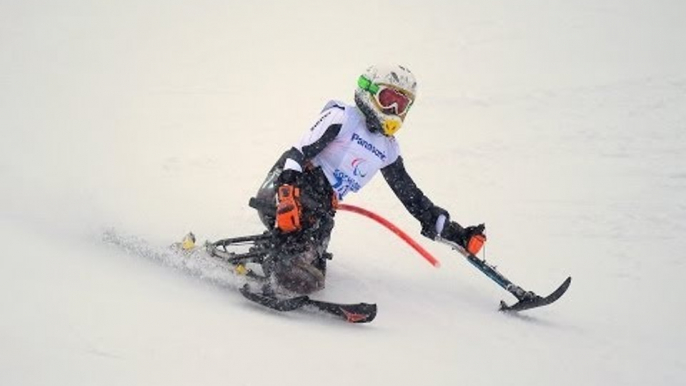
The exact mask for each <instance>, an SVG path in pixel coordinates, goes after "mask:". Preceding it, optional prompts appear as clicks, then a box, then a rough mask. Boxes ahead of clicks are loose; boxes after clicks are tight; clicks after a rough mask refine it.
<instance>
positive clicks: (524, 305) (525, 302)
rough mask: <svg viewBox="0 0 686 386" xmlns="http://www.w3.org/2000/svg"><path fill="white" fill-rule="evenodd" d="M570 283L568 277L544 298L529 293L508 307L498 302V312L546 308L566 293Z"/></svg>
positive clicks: (570, 279) (503, 302) (570, 280)
mask: <svg viewBox="0 0 686 386" xmlns="http://www.w3.org/2000/svg"><path fill="white" fill-rule="evenodd" d="M571 283H572V278H571V277H568V278H567V279H566V280H565V281H564V282H563V283H562V284H560V286H559V287H557V289H556V290H555V291H553V293H551V294H550V295H548V296H546V297H541V296H538V295H536V294H534V293H530V294H531V296H525V297H523V298H522V299H520V300H519V301H518V302H517V303H515V304H513V305H511V306H508V305H507V303H505V301H503V300H501V301H500V311H503V312H518V311H524V310H530V309H532V308H537V307H543V306H547V305H548V304H550V303H553V302H555V301H556V300H557V299H559V298H560V297H562V295H564V294H565V292H567V289H568V288H569V285H570V284H571Z"/></svg>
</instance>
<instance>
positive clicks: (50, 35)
mask: <svg viewBox="0 0 686 386" xmlns="http://www.w3.org/2000/svg"><path fill="white" fill-rule="evenodd" d="M284 3H286V2H277V1H262V0H258V1H251V2H237V1H205V0H194V1H189V0H178V1H147V0H144V1H140V0H136V1H130V0H123V1H117V2H91V1H74V0H67V1H62V2H48V1H43V2H41V1H18V2H17V1H15V2H8V1H5V2H2V3H0V130H1V133H0V134H1V135H0V176H2V189H0V201H1V202H2V203H3V205H2V209H0V234H2V250H3V252H2V258H0V286H1V287H0V288H1V289H2V290H1V291H0V384H2V385H188V384H198V385H219V384H221V385H227V384H229V385H295V384H299V385H323V384H326V385H346V384H350V383H355V384H369V385H381V384H384V385H416V384H422V385H458V384H459V385H501V384H507V385H530V386H533V385H575V386H576V385H610V384H612V385H648V384H649V385H682V384H686V360H684V359H683V352H684V351H685V350H686V332H685V330H684V328H683V326H684V325H686V311H684V305H685V304H686V302H685V299H684V297H685V295H684V294H685V293H686V284H684V281H683V278H684V277H686V266H685V262H684V257H685V255H686V253H685V252H684V250H686V241H684V237H683V236H684V233H685V231H686V156H685V154H686V40H684V36H686V24H684V22H683V16H684V15H686V3H685V2H683V1H680V0H675V1H666V0H664V1H656V0H651V1H647V0H646V1H627V0H621V1H620V0H608V1H600V2H599V1H586V0H580V1H544V0H540V1H507V0H500V1H492V2H467V1H451V2H448V1H423V2H421V5H420V2H410V1H402V0H393V1H364V2H361V1H359V2H355V1H351V2H344V3H341V2H336V3H333V2H327V1H313V0H306V1H298V2H296V3H297V5H294V4H295V3H294V4H288V5H286V4H284ZM377 62H392V63H393V62H396V63H402V64H404V65H406V66H408V67H409V68H411V69H412V70H413V72H414V73H415V74H416V76H417V78H418V80H419V99H418V100H417V103H416V105H415V106H414V107H413V110H412V112H411V114H410V116H409V118H408V120H407V122H406V125H405V127H403V128H402V129H401V131H400V132H399V134H398V139H399V141H400V144H401V148H402V150H403V154H404V156H405V159H406V164H407V166H408V168H409V170H410V172H411V173H412V175H413V177H414V178H415V180H416V181H417V182H418V183H419V185H420V186H421V187H422V189H423V190H424V191H425V192H426V193H427V194H428V195H429V196H430V197H431V198H432V200H433V201H434V202H436V203H437V204H439V205H441V206H443V207H445V208H447V209H448V210H450V211H451V213H452V215H453V217H454V218H455V219H456V220H458V221H460V222H461V223H463V224H475V223H479V222H485V223H486V224H487V226H488V228H487V229H488V235H489V242H488V246H487V258H488V260H489V262H491V263H493V264H496V265H498V267H499V269H500V270H501V271H502V272H503V273H505V275H507V276H508V277H509V278H510V279H512V280H513V281H514V282H515V283H517V284H520V285H521V286H523V287H525V288H527V289H531V290H534V291H536V292H538V293H540V294H547V293H548V292H549V291H552V290H553V289H554V288H555V287H556V286H557V285H558V284H559V283H560V282H561V281H562V280H563V279H564V278H565V277H566V276H567V275H571V276H573V277H574V282H573V283H572V287H571V288H570V290H569V292H568V293H567V295H565V297H564V298H563V299H561V300H560V301H559V302H558V303H556V304H554V305H551V306H550V307H547V308H543V309H539V310H535V311H531V312H528V313H522V314H521V315H520V316H508V315H504V314H501V313H498V312H497V311H496V310H497V305H498V301H499V300H500V299H506V300H508V301H511V300H512V298H511V297H510V296H509V294H507V293H506V292H505V291H503V290H502V289H500V288H499V287H497V286H496V285H495V284H494V283H493V282H491V281H490V280H488V279H487V278H486V277H484V276H483V275H482V274H481V273H479V272H478V271H476V270H475V269H474V268H473V267H471V266H470V265H469V264H467V263H466V262H465V261H464V259H463V258H461V257H460V256H458V255H457V254H456V253H454V252H452V251H451V250H450V249H449V248H446V247H445V246H442V245H438V244H434V243H431V242H430V241H428V240H426V239H421V240H420V241H421V242H422V244H423V245H425V246H426V248H428V249H429V250H430V251H431V252H433V253H434V254H435V255H436V256H437V257H438V258H439V259H440V260H441V262H442V267H441V268H440V269H435V268H433V267H432V266H430V265H429V264H427V263H426V262H425V261H423V260H422V259H421V258H420V257H419V256H418V255H417V254H415V253H414V252H413V251H412V250H411V249H409V248H408V247H407V246H406V245H404V244H402V243H401V242H400V241H399V240H398V239H397V238H396V237H395V236H393V235H392V234H390V233H389V232H387V231H386V230H384V229H382V228H381V227H379V226H378V225H376V224H374V223H372V222H371V221H368V220H366V219H364V218H361V217H359V216H356V215H354V214H348V213H340V214H339V215H338V216H337V221H338V222H337V227H336V230H335V232H334V239H333V241H332V244H331V250H332V252H333V253H334V255H335V256H334V260H333V262H332V263H331V265H330V271H329V277H328V286H327V288H326V289H325V290H324V291H322V292H321V293H320V294H318V297H320V298H323V299H328V300H333V301H344V302H345V301H350V302H352V301H367V302H376V303H378V304H379V316H378V317H377V319H376V320H375V321H374V322H373V323H372V324H370V325H349V324H346V323H342V322H339V321H335V320H333V319H331V318H327V317H312V315H307V314H303V313H291V314H278V313H274V312H270V311H266V310H263V309H261V308H258V307H257V306H255V305H253V304H250V303H248V302H247V301H245V300H244V299H243V298H242V297H241V296H240V295H239V294H238V293H237V292H235V291H234V290H233V287H232V285H231V279H230V278H227V277H226V276H223V275H222V273H221V270H220V269H217V267H212V266H202V265H199V266H193V267H191V269H190V272H191V273H193V274H191V275H189V274H187V273H188V272H189V270H187V269H174V267H176V268H183V267H182V265H183V264H181V265H180V263H179V262H178V261H177V262H175V261H173V260H165V259H155V258H149V259H145V258H141V257H140V256H139V255H138V254H135V253H127V252H125V251H122V250H121V248H117V247H115V246H112V245H111V244H110V243H105V242H103V235H105V234H106V232H115V234H118V235H122V237H132V238H134V239H135V238H139V239H142V240H147V242H149V243H150V245H152V246H158V247H161V246H164V245H167V244H169V243H171V242H173V241H178V240H179V239H180V238H181V237H182V236H183V235H184V234H185V233H186V232H187V231H189V230H193V231H195V232H196V234H197V235H198V236H199V238H200V239H201V240H203V239H218V238H221V237H225V236H230V235H242V234H247V233H253V232H258V231H260V230H261V226H260V223H259V221H258V219H257V217H256V216H255V213H254V211H253V210H252V209H250V208H249V207H248V206H247V200H248V198H249V197H250V196H251V195H252V194H254V192H255V191H256V189H257V187H258V186H259V184H260V183H261V181H262V179H263V178H264V175H265V174H266V172H267V170H268V169H269V167H270V166H271V165H272V163H273V162H274V160H275V159H276V157H277V156H278V155H279V154H281V152H282V151H284V150H285V149H287V148H288V147H289V146H290V145H291V144H292V143H294V142H295V140H296V139H297V138H298V137H299V136H300V135H301V133H302V132H303V131H304V130H306V129H307V128H308V127H310V125H311V124H312V122H313V119H314V118H315V117H316V114H317V112H318V111H319V109H320V108H321V107H322V106H323V104H324V103H325V102H326V101H327V100H328V99H330V98H339V99H346V100H348V101H352V95H353V88H354V85H355V81H356V79H357V76H358V75H359V74H360V73H361V72H362V71H363V70H364V69H365V68H366V66H368V65H369V64H372V63H377ZM347 202H349V203H352V204H356V205H360V206H363V207H365V208H368V209H370V210H373V211H376V212H378V213H380V214H382V215H384V216H386V217H388V218H389V219H390V220H392V221H393V222H395V223H396V224H397V225H399V226H400V227H402V228H403V229H405V230H406V231H408V232H409V233H411V234H413V235H416V234H418V230H419V227H418V225H417V224H416V222H415V221H414V219H413V218H412V217H411V216H410V215H409V214H407V213H406V212H405V211H404V209H403V208H402V206H401V204H400V203H399V202H398V201H397V200H396V199H395V198H394V196H393V195H392V193H391V192H390V190H389V189H388V188H387V186H386V185H385V183H384V181H383V179H382V178H380V177H379V178H377V179H376V180H375V181H374V182H373V183H372V184H371V185H370V186H368V187H367V188H366V189H365V190H364V191H363V192H362V193H361V194H358V195H353V196H352V197H350V198H349V199H348V201H347ZM418 238H419V236H418ZM160 262H162V263H160Z"/></svg>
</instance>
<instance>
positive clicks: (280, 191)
mask: <svg viewBox="0 0 686 386" xmlns="http://www.w3.org/2000/svg"><path fill="white" fill-rule="evenodd" d="M342 111H343V110H342V109H341V108H338V107H333V108H331V109H328V110H326V111H324V112H323V113H322V114H321V115H320V116H319V119H318V120H317V122H316V123H315V124H314V126H313V127H312V128H311V129H310V130H309V131H308V132H307V133H306V134H305V135H304V136H303V137H302V138H301V139H300V142H299V143H298V144H297V145H295V146H293V147H292V148H290V149H289V150H287V151H286V152H285V153H284V154H283V155H282V156H281V159H280V160H279V161H278V162H279V164H280V165H281V167H282V169H283V171H282V172H281V174H280V175H279V177H278V178H277V181H276V183H277V208H276V224H277V227H278V228H279V229H280V230H281V231H283V232H285V233H289V232H295V231H298V230H300V229H301V224H300V215H301V208H302V205H301V203H300V187H299V186H298V185H299V184H298V180H299V179H300V176H301V174H302V172H303V169H304V168H305V166H306V165H307V163H308V162H309V161H310V160H311V159H312V158H314V157H316V156H317V154H319V153H321V152H322V150H324V149H325V148H326V147H327V146H328V145H329V144H330V143H331V142H332V141H333V140H334V139H336V137H337V136H338V134H339V133H340V131H341V127H342V126H343V123H342V119H343V114H342Z"/></svg>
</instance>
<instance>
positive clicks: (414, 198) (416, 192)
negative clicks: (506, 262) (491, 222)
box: [381, 156, 486, 254]
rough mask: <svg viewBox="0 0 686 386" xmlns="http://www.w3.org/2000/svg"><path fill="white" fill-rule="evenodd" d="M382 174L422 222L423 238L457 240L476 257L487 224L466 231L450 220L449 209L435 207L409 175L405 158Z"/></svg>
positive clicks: (483, 239)
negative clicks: (404, 161)
mask: <svg viewBox="0 0 686 386" xmlns="http://www.w3.org/2000/svg"><path fill="white" fill-rule="evenodd" d="M381 173H382V174H383V176H384V178H385V179H386V182H387V183H388V185H389V186H390V187H391V189H392V190H393V193H395V195H396V196H397V197H398V198H399V199H400V201H401V202H402V203H403V205H404V206H405V208H407V210H408V211H409V212H410V214H412V215H413V216H414V217H415V218H416V219H417V220H419V223H420V224H421V226H422V232H421V233H422V235H424V236H426V237H428V238H430V239H432V240H435V239H436V237H439V236H440V237H441V238H444V239H447V240H451V241H455V242H457V243H458V244H460V245H462V246H464V247H465V248H466V249H467V250H468V251H469V252H471V253H474V254H476V253H477V252H478V251H479V249H481V246H482V245H483V243H484V242H485V241H486V236H485V235H484V234H483V231H484V229H485V227H484V226H483V224H481V225H479V226H470V227H467V228H463V227H462V226H461V225H460V224H458V223H457V222H454V221H450V214H449V213H448V212H447V211H446V210H445V209H443V208H441V207H439V206H436V205H434V203H433V202H431V200H430V199H429V198H428V197H427V196H426V195H425V194H424V192H422V191H421V189H419V188H418V187H417V184H415V182H414V181H413V180H412V177H410V175H409V174H408V173H407V170H406V169H405V165H404V163H403V159H402V157H400V156H399V157H398V159H397V160H396V161H395V162H393V163H392V164H390V165H388V166H386V167H385V168H383V169H381Z"/></svg>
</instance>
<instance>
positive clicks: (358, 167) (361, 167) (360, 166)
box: [351, 158, 368, 178]
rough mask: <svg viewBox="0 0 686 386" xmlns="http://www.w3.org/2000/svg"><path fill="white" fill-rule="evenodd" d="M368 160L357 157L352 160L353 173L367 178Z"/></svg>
mask: <svg viewBox="0 0 686 386" xmlns="http://www.w3.org/2000/svg"><path fill="white" fill-rule="evenodd" d="M366 162H367V161H366V160H365V159H364V158H355V159H354V160H353V162H352V164H351V165H352V167H353V175H355V176H357V177H362V178H365V177H366V176H367V173H368V172H367V170H366V169H367V168H366V167H365V166H366V165H365V164H366Z"/></svg>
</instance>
